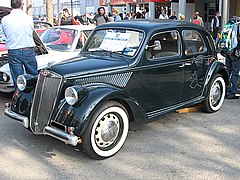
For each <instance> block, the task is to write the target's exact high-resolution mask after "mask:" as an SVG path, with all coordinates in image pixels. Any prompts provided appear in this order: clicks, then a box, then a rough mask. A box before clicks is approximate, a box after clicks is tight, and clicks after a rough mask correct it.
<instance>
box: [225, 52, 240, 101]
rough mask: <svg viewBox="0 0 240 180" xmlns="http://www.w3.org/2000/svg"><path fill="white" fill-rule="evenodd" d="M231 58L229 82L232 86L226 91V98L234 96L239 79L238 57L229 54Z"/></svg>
mask: <svg viewBox="0 0 240 180" xmlns="http://www.w3.org/2000/svg"><path fill="white" fill-rule="evenodd" d="M231 60H232V71H231V78H230V81H231V84H232V87H231V89H230V90H229V91H228V93H227V98H231V97H234V96H235V94H236V93H237V88H238V79H239V70H240V59H238V58H237V57H234V56H231Z"/></svg>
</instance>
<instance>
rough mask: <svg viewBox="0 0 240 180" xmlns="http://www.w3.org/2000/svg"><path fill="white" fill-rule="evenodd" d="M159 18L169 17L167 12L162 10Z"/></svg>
mask: <svg viewBox="0 0 240 180" xmlns="http://www.w3.org/2000/svg"><path fill="white" fill-rule="evenodd" d="M159 19H168V15H167V14H166V13H165V10H162V13H161V14H160V16H159Z"/></svg>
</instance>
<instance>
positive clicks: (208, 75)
mask: <svg viewBox="0 0 240 180" xmlns="http://www.w3.org/2000/svg"><path fill="white" fill-rule="evenodd" d="M17 84H18V89H17V90H16V92H15V94H14V96H13V101H12V103H11V104H7V105H6V109H5V114H7V115H8V116H10V117H13V118H15V119H18V120H19V121H22V122H23V124H24V126H25V127H26V128H29V129H30V130H31V131H32V132H33V133H34V134H44V135H50V136H52V137H54V138H57V139H59V140H61V141H63V142H65V143H68V144H71V145H73V146H76V145H78V144H81V145H82V147H83V150H84V151H85V152H86V153H87V154H88V155H89V156H91V157H93V158H96V159H104V158H108V157H111V156H113V155H114V154H116V153H117V152H118V151H119V150H120V149H121V147H122V146H123V144H124V142H125V140H126V138H127V135H128V130H129V122H130V121H134V122H137V123H147V122H150V121H154V120H157V119H159V117H160V116H162V115H164V114H166V113H170V112H173V111H175V110H177V109H180V108H183V107H188V106H191V105H193V104H196V103H202V106H203V109H204V110H205V111H206V112H209V113H213V112H216V111H218V110H219V109H220V108H221V106H222V104H223V102H224V96H225V87H226V85H229V77H228V73H227V69H226V67H225V65H224V64H223V63H221V62H219V61H217V55H216V50H215V45H214V42H213V39H212V37H211V35H210V34H209V33H208V32H207V31H206V30H205V29H204V28H202V27H201V26H198V25H195V24H193V23H188V22H183V21H161V20H153V21H147V20H140V21H137V20H135V21H119V22H114V23H107V24H103V25H99V26H97V27H96V29H95V30H94V31H93V32H92V33H91V35H90V37H89V39H88V40H87V42H86V44H85V45H84V47H83V49H82V50H81V53H80V55H79V56H77V57H75V58H72V59H71V60H66V61H62V62H60V63H58V64H55V65H53V66H49V67H48V68H47V69H44V70H42V71H41V72H40V74H39V76H38V78H36V77H35V76H32V75H29V74H26V75H21V76H19V77H18V80H17ZM139 141H141V139H139Z"/></svg>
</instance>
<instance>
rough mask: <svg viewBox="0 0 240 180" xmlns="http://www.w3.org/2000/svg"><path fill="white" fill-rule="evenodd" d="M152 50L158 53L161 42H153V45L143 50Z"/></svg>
mask: <svg viewBox="0 0 240 180" xmlns="http://www.w3.org/2000/svg"><path fill="white" fill-rule="evenodd" d="M149 48H153V50H155V51H160V50H161V49H162V46H161V42H160V41H159V40H155V41H154V43H153V45H150V46H149V45H146V46H145V49H149Z"/></svg>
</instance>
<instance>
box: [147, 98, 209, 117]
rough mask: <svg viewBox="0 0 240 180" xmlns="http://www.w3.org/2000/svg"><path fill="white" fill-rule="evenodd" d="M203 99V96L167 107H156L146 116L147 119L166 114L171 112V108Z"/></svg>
mask: <svg viewBox="0 0 240 180" xmlns="http://www.w3.org/2000/svg"><path fill="white" fill-rule="evenodd" d="M203 99H204V97H197V98H194V99H192V100H189V101H186V102H183V103H179V104H177V105H173V106H170V107H168V108H162V109H158V110H155V111H151V112H147V118H148V119H152V118H155V117H157V116H159V114H166V113H168V112H171V111H172V110H173V109H174V110H175V109H178V108H181V107H184V106H185V105H188V104H192V103H193V102H195V103H194V104H196V102H201V101H202V100H203Z"/></svg>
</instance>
